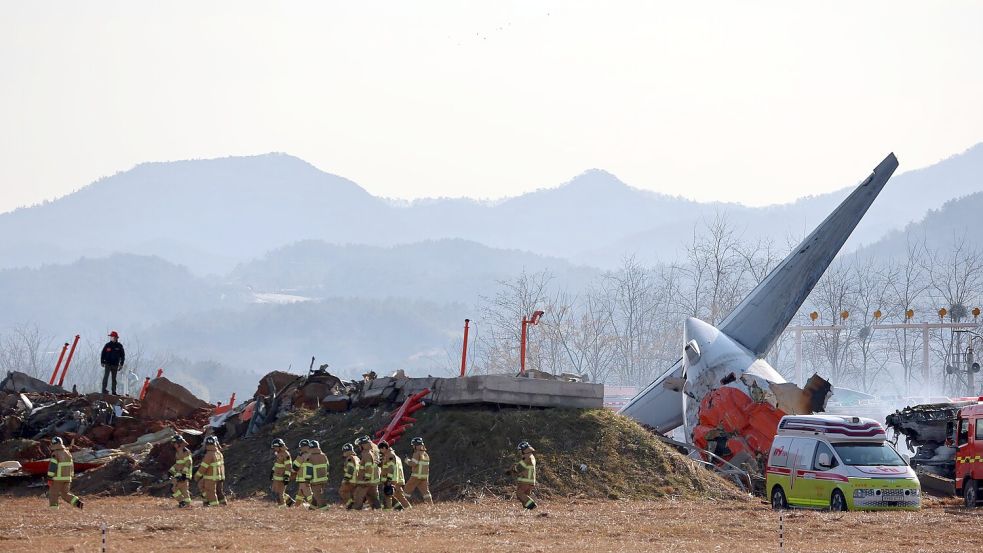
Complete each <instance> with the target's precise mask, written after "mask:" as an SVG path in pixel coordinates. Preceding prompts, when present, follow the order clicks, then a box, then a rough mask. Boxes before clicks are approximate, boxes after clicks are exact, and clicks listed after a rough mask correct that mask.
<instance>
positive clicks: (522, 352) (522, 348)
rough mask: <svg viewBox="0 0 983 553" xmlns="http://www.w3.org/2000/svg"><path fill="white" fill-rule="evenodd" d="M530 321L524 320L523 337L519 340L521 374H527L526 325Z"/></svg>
mask: <svg viewBox="0 0 983 553" xmlns="http://www.w3.org/2000/svg"><path fill="white" fill-rule="evenodd" d="M528 324H529V321H527V320H526V318H525V317H523V318H522V337H521V338H520V339H519V374H526V325H528Z"/></svg>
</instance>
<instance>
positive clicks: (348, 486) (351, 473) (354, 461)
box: [338, 444, 361, 509]
mask: <svg viewBox="0 0 983 553" xmlns="http://www.w3.org/2000/svg"><path fill="white" fill-rule="evenodd" d="M341 458H342V459H344V461H345V465H344V469H343V471H342V477H341V486H339V487H338V495H340V496H341V504H342V505H344V506H345V508H346V509H351V508H352V505H354V503H355V498H354V495H355V493H354V492H355V486H356V483H357V482H358V471H359V468H360V467H359V465H360V464H361V463H360V462H359V460H358V455H356V454H355V446H354V445H352V444H345V445H343V446H341Z"/></svg>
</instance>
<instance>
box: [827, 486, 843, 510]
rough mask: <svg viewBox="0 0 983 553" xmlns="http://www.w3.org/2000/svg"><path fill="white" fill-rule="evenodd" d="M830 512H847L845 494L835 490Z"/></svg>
mask: <svg viewBox="0 0 983 553" xmlns="http://www.w3.org/2000/svg"><path fill="white" fill-rule="evenodd" d="M829 510H830V511H845V510H846V497H844V496H843V492H841V491H840V490H833V495H832V496H830V498H829Z"/></svg>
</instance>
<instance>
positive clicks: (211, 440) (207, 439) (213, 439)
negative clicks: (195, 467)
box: [205, 436, 218, 445]
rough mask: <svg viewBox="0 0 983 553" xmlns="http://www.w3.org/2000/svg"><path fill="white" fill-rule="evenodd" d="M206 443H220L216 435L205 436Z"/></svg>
mask: <svg viewBox="0 0 983 553" xmlns="http://www.w3.org/2000/svg"><path fill="white" fill-rule="evenodd" d="M205 445H218V438H216V437H215V436H209V437H207V438H205Z"/></svg>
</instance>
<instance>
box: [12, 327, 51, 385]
mask: <svg viewBox="0 0 983 553" xmlns="http://www.w3.org/2000/svg"><path fill="white" fill-rule="evenodd" d="M52 346H53V343H52V337H51V336H48V335H46V334H44V333H43V332H42V331H41V329H40V328H39V327H38V325H36V324H32V323H24V324H19V325H16V326H14V327H12V328H11V329H10V331H9V332H8V333H7V334H3V335H0V368H2V369H4V370H6V371H20V372H23V373H27V374H29V375H31V376H33V377H35V378H41V379H47V378H48V377H49V376H50V374H51V371H52V370H54V364H55V362H56V361H55V359H54V358H53V357H54V352H53V347H52Z"/></svg>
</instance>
